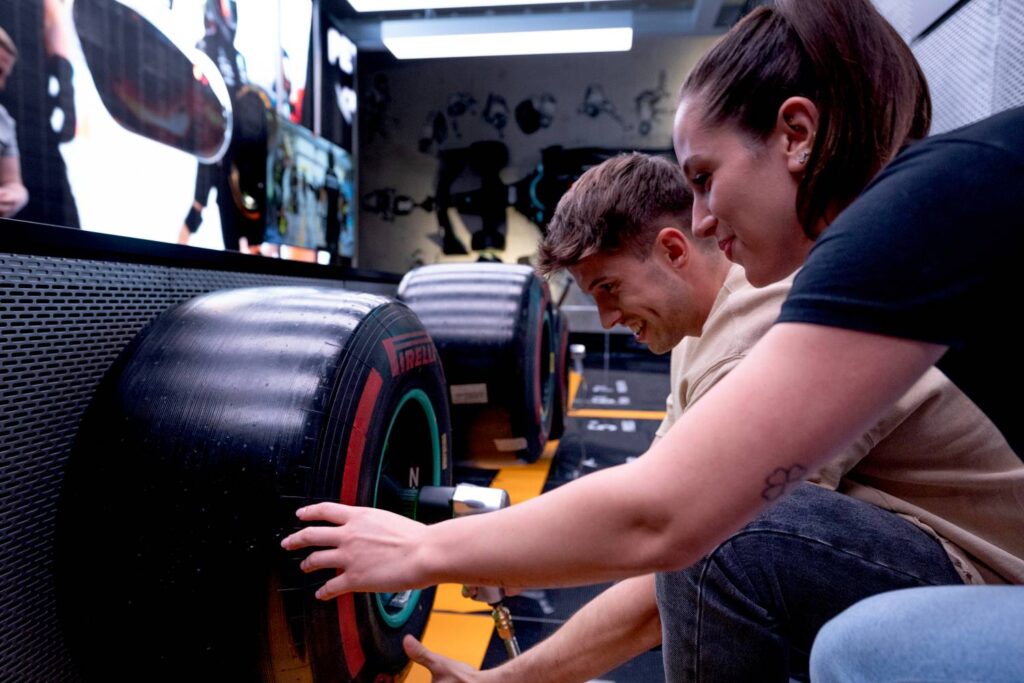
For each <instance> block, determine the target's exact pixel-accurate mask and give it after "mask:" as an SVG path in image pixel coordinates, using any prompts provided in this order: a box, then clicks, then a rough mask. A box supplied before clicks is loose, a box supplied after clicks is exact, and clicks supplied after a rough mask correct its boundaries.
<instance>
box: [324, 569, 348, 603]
mask: <svg viewBox="0 0 1024 683" xmlns="http://www.w3.org/2000/svg"><path fill="white" fill-rule="evenodd" d="M346 583H347V582H346V581H345V575H344V574H341V575H339V576H335V577H334V578H333V579H331V580H330V581H328V582H327V583H325V584H324V585H322V586H320V589H319V590H318V591H317V592H316V598H317V600H331V599H333V598H336V597H338V596H339V595H342V594H344V593H348V592H349V590H348V586H347V585H346Z"/></svg>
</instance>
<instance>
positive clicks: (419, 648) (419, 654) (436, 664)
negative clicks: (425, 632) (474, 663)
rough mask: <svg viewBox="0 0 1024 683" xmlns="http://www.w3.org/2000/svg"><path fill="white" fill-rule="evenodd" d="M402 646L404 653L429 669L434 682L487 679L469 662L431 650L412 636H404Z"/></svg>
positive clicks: (475, 682) (468, 682)
mask: <svg viewBox="0 0 1024 683" xmlns="http://www.w3.org/2000/svg"><path fill="white" fill-rule="evenodd" d="M402 647H403V648H405V654H407V655H408V656H409V659H411V660H412V661H414V662H416V663H417V664H419V665H421V666H423V667H425V668H426V669H427V670H428V671H430V676H431V680H433V681H434V683H482V682H483V681H486V680H489V677H488V676H487V673H486V672H484V671H477V670H476V669H474V668H473V667H471V666H470V665H469V664H464V663H463V662H459V661H456V660H454V659H449V658H448V657H445V656H444V655H439V654H437V653H436V652H431V651H430V650H428V649H427V648H426V647H424V646H423V643H421V642H420V641H418V640H416V639H415V638H413V637H412V636H406V637H405V639H404V640H403V641H402Z"/></svg>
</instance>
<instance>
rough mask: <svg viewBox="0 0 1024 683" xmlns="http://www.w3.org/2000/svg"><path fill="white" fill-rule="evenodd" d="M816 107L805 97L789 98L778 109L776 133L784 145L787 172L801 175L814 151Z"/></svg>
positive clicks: (816, 129)
mask: <svg viewBox="0 0 1024 683" xmlns="http://www.w3.org/2000/svg"><path fill="white" fill-rule="evenodd" d="M818 121H819V115H818V107H817V106H815V104H814V102H811V101H810V100H809V99H807V98H806V97H790V98H789V99H787V100H786V101H785V102H783V103H782V105H781V106H780V107H779V115H778V120H777V121H776V122H775V129H776V133H778V134H779V136H780V139H781V140H782V143H783V145H784V149H785V154H786V157H787V166H788V168H789V172H790V173H793V174H796V175H803V174H804V173H805V172H806V171H807V163H808V161H809V160H810V158H811V154H812V153H813V151H814V136H815V134H816V133H817V131H818Z"/></svg>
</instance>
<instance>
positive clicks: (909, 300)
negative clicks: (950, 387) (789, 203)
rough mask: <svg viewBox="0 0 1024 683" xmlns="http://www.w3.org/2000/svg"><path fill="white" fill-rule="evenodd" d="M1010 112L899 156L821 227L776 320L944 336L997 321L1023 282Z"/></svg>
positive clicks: (1016, 142)
mask: <svg viewBox="0 0 1024 683" xmlns="http://www.w3.org/2000/svg"><path fill="white" fill-rule="evenodd" d="M1012 114H1013V115H1012V116H1011V115H1006V116H1002V117H997V118H998V119H999V120H990V121H992V123H989V122H986V125H987V128H986V126H980V127H978V126H976V127H972V128H968V129H964V131H962V132H960V133H959V134H957V133H954V134H948V135H945V136H942V137H938V138H932V139H929V140H926V141H923V142H921V143H918V144H917V145H915V146H914V147H911V148H910V149H908V150H907V151H905V152H904V153H902V154H901V155H900V156H899V157H897V159H896V160H894V161H893V162H892V163H891V164H890V165H889V166H888V167H887V168H886V169H885V170H884V171H883V172H882V173H881V174H879V176H878V177H877V178H876V179H875V181H874V182H872V184H871V185H870V186H869V187H868V188H867V189H866V190H865V192H864V193H863V194H862V195H861V197H859V198H858V199H857V200H856V201H855V202H854V203H853V204H851V205H850V206H849V207H848V208H847V209H846V210H845V211H843V213H842V214H841V215H840V216H839V217H838V218H837V219H836V221H835V222H834V223H833V224H832V225H831V226H830V227H829V228H828V229H827V230H826V231H825V233H824V234H823V235H822V237H820V238H819V240H818V243H817V244H816V245H815V246H814V248H813V249H812V251H811V254H810V256H809V257H808V260H807V263H806V265H805V266H804V268H803V269H802V270H801V272H800V273H799V275H798V276H797V278H796V280H795V282H794V285H793V289H792V290H791V292H790V295H789V298H788V299H787V300H786V303H785V305H784V306H783V308H782V312H781V315H780V316H779V321H780V322H806V323H815V324H822V325H828V326H832V327H842V328H846V329H854V330H860V331H866V332H874V333H878V334H884V335H888V336H895V337H903V338H908V339H916V340H920V341H927V342H933V343H939V344H944V345H949V346H953V347H960V346H962V345H963V344H965V343H966V340H967V339H968V338H969V337H970V336H971V335H972V331H976V330H977V329H978V327H979V326H981V327H989V328H990V327H991V326H992V325H993V324H999V321H997V320H993V319H992V318H991V316H992V315H1002V316H1006V315H1008V314H1009V313H1010V310H1011V309H1013V308H1014V307H1015V305H1017V302H1018V301H1019V290H1020V286H1021V283H1022V282H1024V273H1021V272H1014V271H1015V269H1022V268H1024V260H1022V258H1021V257H1022V256H1024V145H1022V144H1021V143H1024V140H1022V137H1024V136H1022V135H1021V132H1020V131H1021V130H1024V113H1022V110H1017V111H1016V112H1012ZM993 123H994V124H998V125H993ZM1007 288H1010V290H1009V291H1007ZM1007 297H1009V299H1008V298H1007ZM997 304H999V305H1001V308H999V307H998V306H997Z"/></svg>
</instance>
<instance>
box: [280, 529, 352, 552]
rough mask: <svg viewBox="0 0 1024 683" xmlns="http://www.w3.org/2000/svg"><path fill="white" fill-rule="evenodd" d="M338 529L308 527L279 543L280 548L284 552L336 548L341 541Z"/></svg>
mask: <svg viewBox="0 0 1024 683" xmlns="http://www.w3.org/2000/svg"><path fill="white" fill-rule="evenodd" d="M340 536H341V535H340V531H339V529H338V527H333V526H309V527H306V528H305V529H302V530H300V531H296V532H295V533H294V534H292V535H291V536H288V537H287V538H285V539H284V540H283V541H281V547H282V548H284V549H285V550H298V549H300V548H310V547H320V546H330V545H332V546H337V545H338V543H339V542H340V540H341V537H340Z"/></svg>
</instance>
